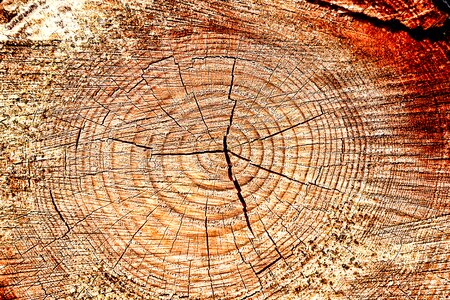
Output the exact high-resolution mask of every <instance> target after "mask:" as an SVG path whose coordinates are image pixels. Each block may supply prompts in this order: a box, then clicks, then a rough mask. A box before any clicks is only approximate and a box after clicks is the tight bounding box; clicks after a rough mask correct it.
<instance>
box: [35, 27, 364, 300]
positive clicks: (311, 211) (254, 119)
mask: <svg viewBox="0 0 450 300" xmlns="http://www.w3.org/2000/svg"><path fill="white" fill-rule="evenodd" d="M176 45H177V46H174V44H173V43H172V45H171V46H172V48H171V49H168V50H167V51H165V50H161V52H158V53H154V55H153V54H152V55H150V56H149V57H137V56H135V57H133V56H132V58H131V59H129V60H128V61H121V60H117V59H116V60H114V59H111V60H107V61H102V62H99V63H98V64H97V65H96V66H95V68H94V70H95V71H92V72H93V73H92V74H91V75H92V82H91V83H90V86H89V87H85V88H83V90H82V91H80V92H79V94H78V96H77V98H76V99H75V100H74V101H68V102H67V104H66V106H65V107H64V108H63V109H62V112H61V114H60V115H59V116H58V119H60V120H64V122H60V123H59V125H60V128H62V129H63V134H60V133H58V130H57V129H55V134H60V135H59V136H60V138H59V139H55V138H54V136H53V137H52V138H51V139H50V138H49V139H48V140H46V141H44V146H43V148H46V149H51V148H52V146H54V144H55V143H59V144H64V145H68V146H67V148H66V150H65V151H66V153H65V159H64V163H63V164H62V165H61V166H60V168H61V169H64V170H65V173H64V174H70V176H68V177H62V178H60V179H59V180H53V181H52V182H45V188H44V189H41V191H43V192H44V193H46V192H47V191H48V190H50V191H52V197H53V199H54V203H55V205H56V206H57V207H58V209H59V210H60V211H61V215H62V216H64V219H65V220H66V221H67V225H68V227H69V228H70V230H69V231H71V232H79V233H82V232H90V233H92V232H96V233H97V234H91V235H89V236H88V237H87V238H86V239H88V240H89V243H90V244H91V245H92V246H93V248H94V249H95V251H96V252H97V255H98V256H99V257H100V258H101V259H102V260H104V261H105V262H107V265H108V266H109V267H110V268H111V269H113V270H114V271H115V272H118V273H123V274H126V275H128V276H129V277H130V278H132V279H133V280H134V281H135V282H137V283H139V284H142V285H145V286H147V287H149V290H151V291H152V292H154V293H163V292H165V293H167V291H170V290H172V291H174V292H177V293H178V294H179V295H203V296H213V295H214V296H220V297H225V298H227V297H233V298H234V297H237V296H245V295H244V294H240V293H242V291H246V293H247V294H252V293H255V292H258V291H259V292H261V287H262V285H267V284H268V282H270V281H271V278H273V277H274V276H275V277H276V276H278V275H277V272H276V271H275V270H277V269H282V270H291V271H292V270H295V269H296V268H298V267H297V266H296V265H295V262H294V261H293V260H292V253H293V251H295V248H296V247H298V246H299V245H300V244H302V243H304V242H306V241H317V240H320V239H323V238H324V237H323V235H322V234H320V233H319V232H321V231H322V232H326V229H323V230H321V228H326V225H327V224H325V223H324V222H323V221H322V216H323V212H322V211H321V210H320V207H322V206H323V205H325V204H324V203H329V202H330V201H341V200H336V199H342V197H341V198H339V197H336V196H342V195H343V194H344V193H345V192H348V191H345V190H341V189H340V186H339V184H341V185H342V184H343V183H342V182H341V179H338V178H337V176H339V178H344V181H345V178H346V176H347V177H348V176H353V175H352V174H351V173H349V174H342V173H341V174H337V173H334V171H333V169H332V166H333V163H334V162H336V161H338V160H339V157H340V156H341V154H340V153H339V150H340V147H341V146H339V145H340V144H339V143H338V141H339V140H340V139H341V138H343V137H348V136H349V135H353V134H357V133H354V132H347V131H346V127H345V126H343V125H342V123H343V122H345V121H343V120H344V118H345V114H348V113H353V112H352V110H351V108H348V107H344V106H343V105H347V104H348V103H347V102H337V101H335V100H334V99H336V97H341V95H337V96H336V95H334V97H332V96H330V95H329V91H331V90H333V89H331V88H330V89H327V86H328V84H329V83H328V81H327V79H326V78H322V77H320V74H321V73H324V72H326V68H325V67H324V66H323V65H322V64H321V63H319V62H317V61H314V59H312V58H309V57H308V55H307V53H306V52H305V53H306V54H305V53H302V54H299V53H300V51H297V52H290V51H289V47H280V46H273V45H265V46H264V45H256V44H253V43H252V42H251V41H249V40H245V39H241V38H236V39H233V38H230V36H226V37H225V36H220V35H219V36H211V35H209V36H207V37H206V36H202V35H199V36H191V37H189V40H188V39H187V38H186V40H183V39H181V40H177V43H176ZM305 51H306V50H305ZM269 56H270V57H271V59H270V60H267V59H266V57H269ZM94 72H96V73H95V74H100V76H98V75H95V74H94ZM318 80H322V82H318ZM334 90H335V89H334ZM343 103H344V104H343ZM345 103H347V104H345ZM353 117H355V116H353ZM55 128H58V126H56V127H55ZM354 147H355V149H354V153H355V156H357V154H356V153H361V152H362V151H361V149H357V148H358V147H361V145H358V144H355V145H354ZM355 163H356V162H355ZM325 166H327V167H325ZM347 169H348V170H350V171H349V172H351V171H352V166H351V165H350V166H349V167H348V168H347ZM331 183H335V184H334V185H333V184H331ZM350 188H352V187H350ZM67 199H70V201H69V200H67ZM296 261H297V262H298V261H301V258H298V257H297V258H296ZM295 276H298V274H293V275H292V276H291V279H292V278H295ZM230 290H233V291H236V292H235V294H230V292H229V291H230Z"/></svg>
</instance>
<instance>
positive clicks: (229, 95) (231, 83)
mask: <svg viewBox="0 0 450 300" xmlns="http://www.w3.org/2000/svg"><path fill="white" fill-rule="evenodd" d="M235 67H236V58H235V59H234V62H233V67H232V68H231V82H230V89H229V90H228V99H230V100H232V99H231V91H232V90H233V83H234V68H235ZM235 102H236V101H235Z"/></svg>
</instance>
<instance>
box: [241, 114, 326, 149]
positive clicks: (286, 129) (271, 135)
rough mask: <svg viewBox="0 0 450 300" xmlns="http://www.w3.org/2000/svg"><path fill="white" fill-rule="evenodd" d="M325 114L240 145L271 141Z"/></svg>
mask: <svg viewBox="0 0 450 300" xmlns="http://www.w3.org/2000/svg"><path fill="white" fill-rule="evenodd" d="M323 114H324V113H323V112H322V113H320V114H318V115H316V116H314V117H311V118H309V119H306V120H303V121H301V122H298V123H297V124H294V125H292V126H289V127H287V128H285V129H282V130H279V131H277V132H275V133H272V134H269V135H267V136H265V137H262V138H257V139H253V140H251V141H248V142H245V143H242V144H240V145H241V146H242V145H245V144H251V143H253V142H254V141H263V140H266V139H269V138H271V137H274V136H276V135H278V134H281V133H283V132H285V131H288V130H291V129H294V128H295V127H298V126H300V125H303V124H305V123H308V122H310V121H312V120H314V119H317V118H319V117H321V116H323Z"/></svg>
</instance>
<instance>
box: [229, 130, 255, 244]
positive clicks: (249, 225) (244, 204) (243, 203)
mask: <svg viewBox="0 0 450 300" xmlns="http://www.w3.org/2000/svg"><path fill="white" fill-rule="evenodd" d="M228 130H229V126H228V128H227V132H228ZM223 152H224V154H225V159H226V161H227V165H228V179H230V181H231V182H233V185H234V188H235V189H236V192H237V196H238V199H239V201H240V202H241V204H242V210H243V212H244V216H245V222H246V223H247V227H248V229H249V230H250V232H251V233H252V235H253V236H255V234H254V233H253V229H252V226H251V224H250V219H249V217H248V214H247V203H246V202H245V199H244V197H243V196H242V193H241V191H242V189H241V186H240V184H239V182H238V180H237V178H236V176H233V170H232V168H233V164H232V163H231V159H230V155H229V154H228V148H227V136H226V135H225V136H224V137H223Z"/></svg>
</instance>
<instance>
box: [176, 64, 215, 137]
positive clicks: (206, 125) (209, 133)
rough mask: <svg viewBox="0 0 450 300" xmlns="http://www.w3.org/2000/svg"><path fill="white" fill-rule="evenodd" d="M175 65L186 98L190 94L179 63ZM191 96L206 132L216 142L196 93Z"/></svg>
mask: <svg viewBox="0 0 450 300" xmlns="http://www.w3.org/2000/svg"><path fill="white" fill-rule="evenodd" d="M175 64H176V65H177V67H178V74H179V75H180V81H181V84H182V85H183V88H184V91H185V93H186V96H188V95H189V93H188V90H187V87H186V85H185V84H184V80H183V76H182V75H181V68H180V65H179V64H178V63H175ZM191 94H192V97H193V98H194V101H195V104H196V105H197V108H198V112H199V113H200V117H201V118H202V122H203V124H204V125H205V127H206V131H207V132H208V135H209V137H210V138H211V140H213V141H215V140H214V138H213V137H212V135H211V132H210V131H209V127H208V124H206V121H205V118H204V116H203V112H202V109H201V107H200V104H199V103H198V100H197V97H196V96H195V93H194V92H192V93H191Z"/></svg>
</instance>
